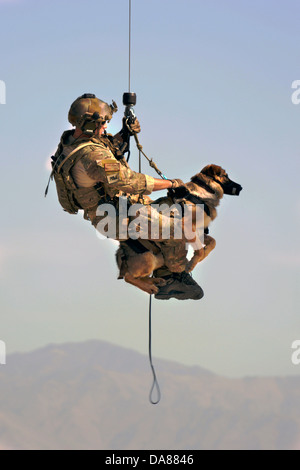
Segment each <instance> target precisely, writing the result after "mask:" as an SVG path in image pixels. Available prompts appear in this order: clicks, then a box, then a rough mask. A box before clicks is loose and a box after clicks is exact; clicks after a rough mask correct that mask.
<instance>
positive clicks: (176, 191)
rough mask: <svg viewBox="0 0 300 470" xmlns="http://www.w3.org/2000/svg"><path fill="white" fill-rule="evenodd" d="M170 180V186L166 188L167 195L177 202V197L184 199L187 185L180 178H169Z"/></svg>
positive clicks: (187, 192)
mask: <svg viewBox="0 0 300 470" xmlns="http://www.w3.org/2000/svg"><path fill="white" fill-rule="evenodd" d="M170 181H172V188H170V189H169V190H168V196H169V197H170V198H171V199H172V200H173V201H174V202H177V199H184V198H185V197H186V196H187V195H188V194H189V190H188V187H187V186H186V185H185V184H184V182H183V181H181V180H180V179H175V180H170Z"/></svg>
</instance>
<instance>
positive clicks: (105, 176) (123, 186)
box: [82, 150, 176, 195]
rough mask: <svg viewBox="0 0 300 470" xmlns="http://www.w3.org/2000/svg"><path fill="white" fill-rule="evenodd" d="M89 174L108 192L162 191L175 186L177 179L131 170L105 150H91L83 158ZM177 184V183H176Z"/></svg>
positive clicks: (136, 192) (149, 192)
mask: <svg viewBox="0 0 300 470" xmlns="http://www.w3.org/2000/svg"><path fill="white" fill-rule="evenodd" d="M82 163H83V164H84V167H85V171H86V173H87V175H88V176H89V177H90V178H92V179H93V180H94V181H95V183H98V182H101V183H102V184H103V186H104V189H105V190H106V192H107V193H108V194H112V193H114V192H115V193H117V192H118V191H123V192H124V193H128V194H138V195H143V194H146V195H147V194H151V193H152V191H161V190H163V189H169V188H172V187H174V182H175V180H161V179H158V178H153V177H152V176H148V175H145V174H143V173H137V172H135V171H133V170H131V169H130V168H129V167H128V165H123V164H122V163H121V162H120V161H118V160H117V159H115V158H114V157H113V156H112V155H111V154H110V155H105V154H103V152H102V151H101V150H100V151H94V152H90V153H89V154H88V155H87V156H86V157H84V158H83V159H82ZM175 185H176V183H175Z"/></svg>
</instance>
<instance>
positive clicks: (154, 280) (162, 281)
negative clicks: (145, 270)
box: [152, 277, 166, 287]
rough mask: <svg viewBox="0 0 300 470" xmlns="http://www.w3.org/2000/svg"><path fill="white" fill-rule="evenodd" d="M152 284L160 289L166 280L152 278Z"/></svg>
mask: <svg viewBox="0 0 300 470" xmlns="http://www.w3.org/2000/svg"><path fill="white" fill-rule="evenodd" d="M152 281H153V284H155V285H156V286H159V287H162V286H165V285H166V280H165V279H163V278H162V277H153V278H152Z"/></svg>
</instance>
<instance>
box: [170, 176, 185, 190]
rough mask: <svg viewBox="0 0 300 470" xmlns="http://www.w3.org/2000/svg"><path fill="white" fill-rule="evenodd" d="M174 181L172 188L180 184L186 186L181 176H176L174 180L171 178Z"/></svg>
mask: <svg viewBox="0 0 300 470" xmlns="http://www.w3.org/2000/svg"><path fill="white" fill-rule="evenodd" d="M170 181H171V182H172V188H171V189H175V188H178V187H179V186H184V182H183V181H182V180H180V179H179V178H176V179H174V180H170Z"/></svg>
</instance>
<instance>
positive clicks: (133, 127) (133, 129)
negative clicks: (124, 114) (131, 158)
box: [122, 118, 141, 135]
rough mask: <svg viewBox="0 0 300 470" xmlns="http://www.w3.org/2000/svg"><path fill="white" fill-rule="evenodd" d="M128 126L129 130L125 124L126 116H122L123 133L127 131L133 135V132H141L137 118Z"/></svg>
mask: <svg viewBox="0 0 300 470" xmlns="http://www.w3.org/2000/svg"><path fill="white" fill-rule="evenodd" d="M129 128H130V130H129V129H128V127H127V125H126V118H123V129H122V130H123V132H125V133H127V134H128V133H129V135H133V134H138V133H139V132H141V125H140V123H139V120H138V119H137V118H135V121H134V122H133V123H132V124H130V125H129Z"/></svg>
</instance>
